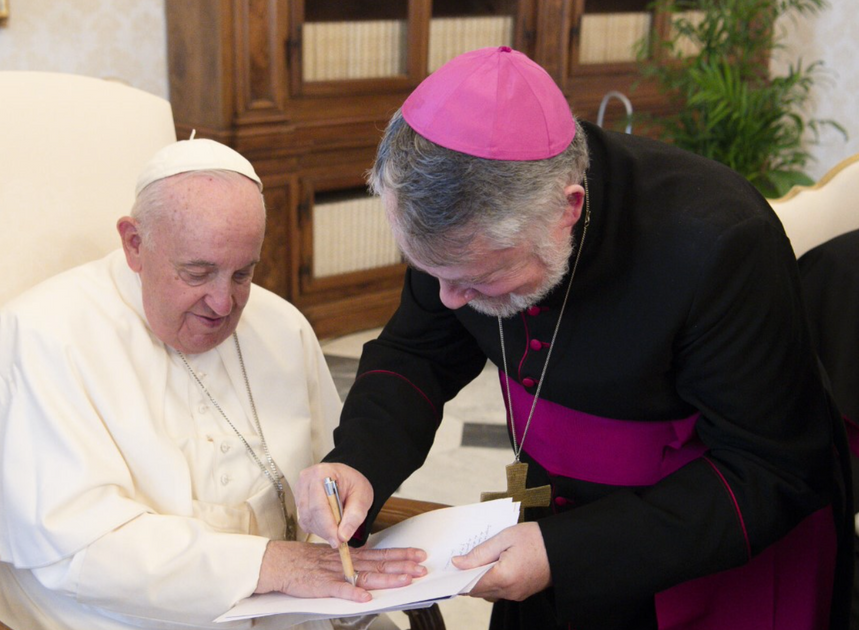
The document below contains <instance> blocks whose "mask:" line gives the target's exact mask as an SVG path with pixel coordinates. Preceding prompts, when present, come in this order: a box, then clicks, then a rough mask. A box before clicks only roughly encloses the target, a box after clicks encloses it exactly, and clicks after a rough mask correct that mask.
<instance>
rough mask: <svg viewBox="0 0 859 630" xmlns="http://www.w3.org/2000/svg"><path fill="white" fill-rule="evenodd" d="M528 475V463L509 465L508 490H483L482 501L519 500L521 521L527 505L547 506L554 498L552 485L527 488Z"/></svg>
mask: <svg viewBox="0 0 859 630" xmlns="http://www.w3.org/2000/svg"><path fill="white" fill-rule="evenodd" d="M527 477H528V464H525V463H523V462H513V463H512V464H510V465H508V466H507V490H506V491H505V492H481V493H480V500H481V501H492V500H494V499H505V498H507V497H510V498H512V499H513V500H514V501H519V522H520V523H521V522H522V521H523V520H524V518H525V508H526V507H546V506H548V505H549V502H550V501H551V500H552V488H551V486H539V487H537V488H526V487H525V479H526V478H527Z"/></svg>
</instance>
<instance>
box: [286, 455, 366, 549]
mask: <svg viewBox="0 0 859 630" xmlns="http://www.w3.org/2000/svg"><path fill="white" fill-rule="evenodd" d="M327 477H330V478H331V479H334V480H335V481H336V482H337V490H338V492H339V493H340V502H341V503H342V505H343V518H342V519H341V521H340V527H339V528H338V527H337V525H336V524H335V522H334V515H333V514H332V512H331V505H330V504H329V503H328V496H327V495H326V494H325V479H326V478H327ZM295 505H296V508H297V509H298V524H299V525H301V528H302V529H303V530H304V531H306V532H308V533H311V534H316V535H317V536H319V537H320V538H322V539H324V540H327V541H328V544H329V545H331V546H332V547H337V546H338V545H339V544H340V543H341V542H348V541H349V540H351V538H352V535H353V534H354V533H355V530H357V529H358V528H359V527H360V526H361V524H362V523H363V522H364V520H365V519H366V518H367V512H368V511H369V510H370V506H372V505H373V486H371V485H370V482H369V481H368V480H367V478H366V477H365V476H364V475H362V474H361V473H359V472H358V471H357V470H355V469H354V468H352V467H350V466H346V465H345V464H317V465H315V466H311V467H310V468H305V469H304V470H303V471H301V475H299V478H298V486H297V487H296V488H295Z"/></svg>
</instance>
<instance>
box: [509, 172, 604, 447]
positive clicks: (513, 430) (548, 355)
mask: <svg viewBox="0 0 859 630" xmlns="http://www.w3.org/2000/svg"><path fill="white" fill-rule="evenodd" d="M584 184H585V217H584V221H585V224H584V227H583V228H582V238H581V239H580V240H579V251H578V252H576V259H575V260H574V261H573V268H572V270H571V271H570V281H569V282H568V283H567V292H566V294H565V295H564V302H563V304H561V312H560V313H559V314H558V321H557V322H556V323H555V331H554V332H553V333H552V340H551V341H550V342H549V351H548V352H547V353H546V362H545V363H543V371H542V372H541V373H540V380H539V381H538V382H537V391H536V392H534V402H533V403H531V411H530V412H529V413H528V420H527V421H526V422H525V430H524V431H522V441H521V442H520V443H519V444H518V445H517V444H516V424H515V423H514V421H513V399H512V397H511V396H510V375H509V374H508V372H507V351H506V350H505V349H504V327H503V326H502V324H501V316H500V315H499V316H498V336H499V337H500V338H501V358H502V360H503V365H504V377H505V381H504V384H505V385H506V386H507V408H508V409H509V410H510V429H511V430H510V433H511V434H512V436H513V455H514V456H515V458H516V459H515V461H516V462H518V461H519V458H520V456H521V455H522V449H523V448H524V446H525V436H526V435H528V429H529V428H530V427H531V419H532V418H533V417H534V410H535V409H536V408H537V400H538V399H539V398H540V390H541V389H542V388H543V380H544V379H545V377H546V370H547V368H548V367H549V359H550V358H551V357H552V350H554V349H555V339H557V337H558V331H559V330H560V329H561V319H563V317H564V309H565V308H566V307H567V300H568V299H569V297H570V288H572V286H573V278H575V277H576V269H578V267H579V259H580V258H581V257H582V249H583V248H584V245H585V235H586V234H587V233H588V225H590V222H591V203H590V201H591V198H590V194H589V193H588V179H587V177H585V179H584Z"/></svg>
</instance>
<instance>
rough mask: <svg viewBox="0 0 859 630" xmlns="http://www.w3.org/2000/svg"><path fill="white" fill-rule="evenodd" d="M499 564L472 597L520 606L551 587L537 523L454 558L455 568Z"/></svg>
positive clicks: (523, 525)
mask: <svg viewBox="0 0 859 630" xmlns="http://www.w3.org/2000/svg"><path fill="white" fill-rule="evenodd" d="M496 560H497V561H498V564H496V565H495V566H494V567H492V568H491V569H489V571H487V572H486V574H485V575H484V576H483V577H482V578H480V581H479V582H478V583H477V584H476V585H475V587H474V588H473V589H471V592H470V593H469V595H471V596H472V597H482V598H484V599H488V600H491V601H495V600H498V599H509V600H512V601H517V602H520V601H522V600H523V599H525V598H526V597H529V596H531V595H533V594H534V593H539V592H540V591H543V590H545V589H547V588H549V587H550V586H551V585H552V574H551V571H550V570H549V558H548V556H547V555H546V546H545V544H544V543H543V534H542V532H541V531H540V526H539V525H537V523H521V524H519V525H514V526H513V527H508V528H507V529H505V530H504V531H502V532H500V533H498V534H497V535H495V536H493V537H492V538H490V539H489V540H487V541H486V542H484V543H482V544H480V545H478V546H477V547H475V548H474V549H472V550H471V552H469V553H468V554H466V555H464V556H456V557H455V558H453V564H454V566H456V567H457V568H460V569H472V568H474V567H479V566H483V565H484V564H489V563H490V562H495V561H496Z"/></svg>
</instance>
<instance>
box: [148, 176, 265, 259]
mask: <svg viewBox="0 0 859 630" xmlns="http://www.w3.org/2000/svg"><path fill="white" fill-rule="evenodd" d="M195 177H210V178H214V179H218V180H221V181H223V182H226V183H227V184H231V183H237V182H241V181H252V180H250V179H248V178H247V177H245V176H244V175H242V174H240V173H236V172H235V171H230V170H222V169H209V170H201V171H187V172H185V173H179V174H177V175H172V176H170V177H167V178H164V179H159V180H156V181H154V182H152V183H151V184H149V185H148V186H146V187H145V188H144V189H143V190H141V191H140V193H139V194H138V195H137V199H136V200H135V201H134V205H133V206H132V207H131V218H132V219H135V220H136V221H137V233H138V234H139V235H140V238H141V241H142V242H143V243H144V245H145V246H151V245H152V241H151V240H150V238H152V235H153V233H154V226H155V224H156V223H157V222H158V220H159V219H161V218H162V217H163V216H164V212H165V211H169V210H170V208H169V204H168V198H169V192H170V187H171V186H172V185H174V184H177V183H180V182H182V181H184V180H186V179H191V178H195ZM259 196H260V203H261V204H262V209H263V213H265V211H266V208H265V198H264V197H263V195H262V193H261V192H260V193H259Z"/></svg>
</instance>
